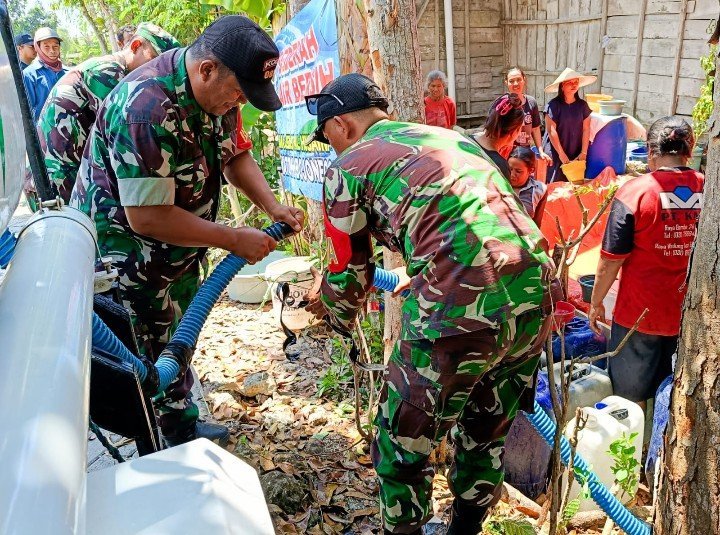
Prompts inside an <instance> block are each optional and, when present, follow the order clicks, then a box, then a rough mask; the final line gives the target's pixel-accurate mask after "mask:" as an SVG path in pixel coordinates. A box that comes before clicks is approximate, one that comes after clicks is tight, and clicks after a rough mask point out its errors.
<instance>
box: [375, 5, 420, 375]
mask: <svg viewBox="0 0 720 535" xmlns="http://www.w3.org/2000/svg"><path fill="white" fill-rule="evenodd" d="M365 7H366V10H367V34H368V45H369V49H370V60H371V62H372V67H373V75H374V78H375V82H376V83H377V84H378V86H380V89H382V90H383V93H385V95H386V96H387V97H388V99H389V100H390V108H389V109H388V113H390V116H391V117H392V118H393V119H396V120H399V121H411V122H418V123H424V122H425V107H424V105H423V99H422V95H423V88H422V69H421V67H420V45H419V43H418V38H417V35H418V33H417V19H416V17H415V15H414V14H415V13H416V8H415V0H365ZM408 13H412V15H409V16H408ZM383 258H384V264H385V269H392V268H395V267H399V266H402V265H404V262H403V259H402V256H401V255H400V254H399V253H392V252H390V251H389V250H388V249H383ZM401 307H402V303H401V299H400V298H395V297H392V296H391V294H390V292H385V335H384V341H385V362H387V361H388V359H389V358H390V353H391V352H392V348H393V346H394V344H395V341H396V340H397V339H398V338H399V336H400V323H401V320H402V315H401V311H400V309H401Z"/></svg>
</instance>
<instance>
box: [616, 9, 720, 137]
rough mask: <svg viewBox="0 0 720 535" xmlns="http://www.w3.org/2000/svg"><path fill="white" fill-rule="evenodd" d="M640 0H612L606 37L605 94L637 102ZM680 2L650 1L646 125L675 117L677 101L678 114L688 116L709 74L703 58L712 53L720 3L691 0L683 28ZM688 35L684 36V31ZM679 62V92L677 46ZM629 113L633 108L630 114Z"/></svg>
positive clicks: (641, 111)
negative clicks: (711, 38) (709, 42)
mask: <svg viewBox="0 0 720 535" xmlns="http://www.w3.org/2000/svg"><path fill="white" fill-rule="evenodd" d="M641 4H642V2H641V0H608V23H607V35H608V36H609V37H610V41H609V43H608V46H607V48H606V49H605V60H604V69H605V72H604V74H603V81H602V90H603V92H604V93H609V94H612V95H614V96H615V97H617V98H622V99H623V100H627V101H628V103H630V102H632V97H633V89H634V81H635V78H634V66H635V57H636V53H637V43H638V35H637V33H638V21H639V19H638V15H639V11H640V6H641ZM681 9H682V1H681V0H648V2H647V10H646V14H645V28H644V31H643V39H642V45H641V46H642V48H641V57H640V72H639V76H638V83H637V109H636V111H635V116H636V117H637V118H638V119H639V120H640V121H641V122H643V123H645V124H649V123H652V122H653V121H654V120H655V119H657V118H659V117H662V116H664V115H667V114H668V113H670V111H671V109H672V106H673V102H672V101H673V99H676V104H675V109H676V114H677V115H684V116H689V115H690V114H691V113H692V108H693V106H694V104H695V101H696V100H697V98H698V96H700V86H701V85H702V83H703V81H704V79H705V76H704V74H703V72H702V69H701V68H700V61H699V58H700V56H702V55H705V54H707V51H708V45H707V44H706V41H707V39H708V37H709V33H708V30H709V32H712V26H711V24H712V23H713V21H714V20H715V19H716V18H717V0H689V1H688V2H687V13H686V15H685V21H684V24H682V21H681ZM681 26H684V28H683V35H682V36H680V35H679V32H680V28H681ZM678 46H680V47H682V48H681V50H680V64H679V72H678V76H679V78H678V82H677V94H676V95H673V94H672V92H673V73H674V62H675V56H676V54H677V47H678ZM626 111H628V112H630V111H632V110H626Z"/></svg>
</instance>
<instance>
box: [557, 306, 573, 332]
mask: <svg viewBox="0 0 720 535" xmlns="http://www.w3.org/2000/svg"><path fill="white" fill-rule="evenodd" d="M574 317H575V307H574V306H573V305H572V304H570V303H568V302H567V301H558V302H557V303H555V311H554V312H553V329H555V330H556V331H559V330H560V327H562V326H563V325H566V324H567V323H568V322H569V321H570V320H571V319H573V318H574Z"/></svg>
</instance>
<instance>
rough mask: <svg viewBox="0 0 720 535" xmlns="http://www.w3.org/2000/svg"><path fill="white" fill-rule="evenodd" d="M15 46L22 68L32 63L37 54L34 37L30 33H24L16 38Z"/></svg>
mask: <svg viewBox="0 0 720 535" xmlns="http://www.w3.org/2000/svg"><path fill="white" fill-rule="evenodd" d="M15 48H17V55H18V59H19V60H20V70H23V71H24V70H25V68H26V67H27V66H28V65H30V63H31V62H32V60H34V59H35V56H37V52H35V47H34V46H33V38H32V35H30V34H29V33H23V34H20V35H18V36H17V37H16V38H15Z"/></svg>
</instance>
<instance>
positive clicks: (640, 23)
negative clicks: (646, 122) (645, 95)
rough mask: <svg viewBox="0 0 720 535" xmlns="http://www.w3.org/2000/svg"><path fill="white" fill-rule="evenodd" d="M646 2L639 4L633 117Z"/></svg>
mask: <svg viewBox="0 0 720 535" xmlns="http://www.w3.org/2000/svg"><path fill="white" fill-rule="evenodd" d="M647 4H648V0H642V2H641V4H640V13H639V14H638V33H637V35H638V37H637V51H636V52H635V77H634V78H635V79H634V81H633V95H632V114H633V115H635V111H636V109H637V97H638V83H639V82H640V62H641V60H642V44H643V37H644V34H645V12H646V11H647Z"/></svg>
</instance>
